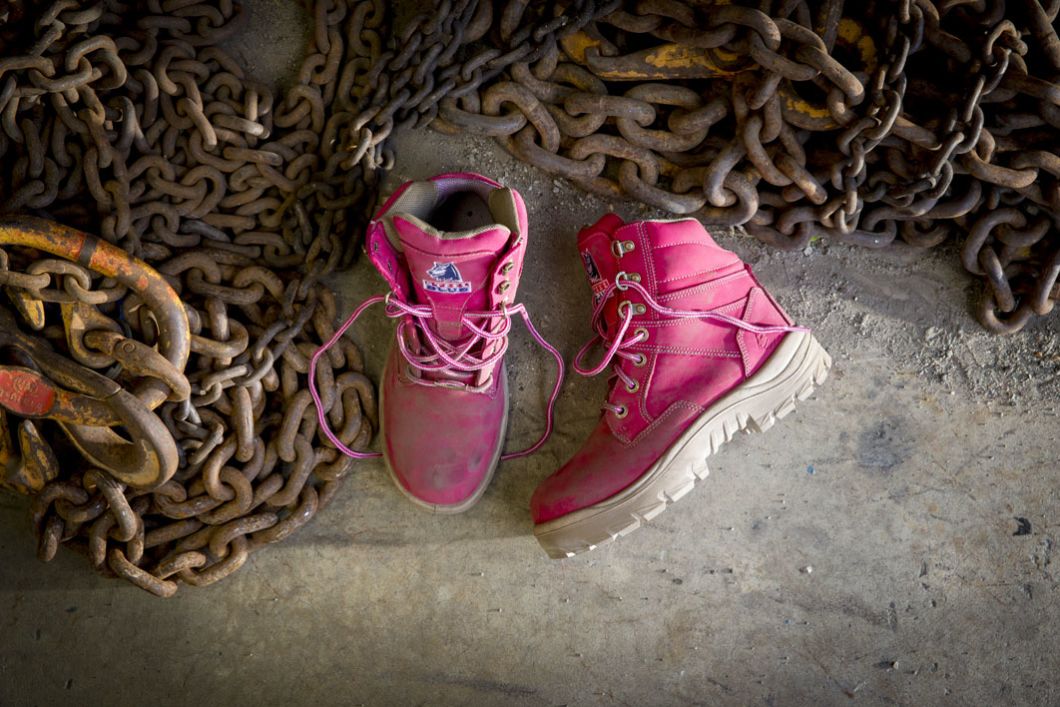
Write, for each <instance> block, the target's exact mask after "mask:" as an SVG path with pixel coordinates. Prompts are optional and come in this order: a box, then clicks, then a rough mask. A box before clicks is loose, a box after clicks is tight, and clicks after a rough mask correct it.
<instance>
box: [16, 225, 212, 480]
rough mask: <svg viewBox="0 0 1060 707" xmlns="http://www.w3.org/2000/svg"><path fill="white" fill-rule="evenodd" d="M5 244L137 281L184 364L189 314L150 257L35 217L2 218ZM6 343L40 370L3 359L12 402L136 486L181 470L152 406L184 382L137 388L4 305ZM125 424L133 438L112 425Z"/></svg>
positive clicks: (168, 350) (173, 357)
mask: <svg viewBox="0 0 1060 707" xmlns="http://www.w3.org/2000/svg"><path fill="white" fill-rule="evenodd" d="M0 244H12V245H21V246H27V247H30V248H35V249H38V250H42V251H45V252H48V253H52V254H54V255H58V256H61V257H64V258H67V259H69V260H72V261H74V262H77V263H79V264H81V265H83V266H85V267H88V268H90V269H92V270H94V271H95V272H98V273H100V274H102V275H104V276H106V277H111V278H114V279H116V280H118V281H119V282H121V283H122V284H124V285H126V286H127V287H129V288H130V289H131V290H133V291H134V292H136V293H137V294H138V295H139V296H140V297H141V298H142V299H143V301H144V302H145V303H146V304H147V305H148V307H150V308H151V310H152V312H153V313H154V315H155V318H156V320H157V325H158V331H159V349H160V354H161V355H162V356H163V357H164V358H165V359H166V360H167V361H169V362H170V363H172V364H173V365H174V367H175V368H176V369H177V370H178V371H183V369H184V366H185V365H186V363H187V360H188V355H189V353H190V344H191V337H190V328H189V325H188V319H187V313H186V312H185V310H184V307H183V305H182V304H181V302H180V299H179V298H178V297H177V294H176V293H175V292H174V291H173V289H172V288H171V287H170V286H169V284H168V283H166V281H165V280H164V279H163V278H162V276H161V275H159V274H158V273H157V272H156V271H155V270H154V269H152V268H151V267H149V266H148V265H147V264H146V263H144V262H143V261H141V260H138V259H136V258H133V257H132V256H130V255H128V254H127V253H125V252H124V251H122V250H120V249H118V248H116V247H114V246H112V245H110V244H109V243H106V242H104V241H100V240H99V239H97V238H94V237H93V236H89V235H88V234H86V233H82V232H81V231H77V230H75V229H72V228H68V227H66V226H62V225H60V224H56V223H52V222H50V221H46V220H43V219H37V218H31V217H17V218H13V219H6V220H0ZM0 345H6V346H9V347H13V348H16V349H20V350H21V351H22V352H24V353H25V354H26V355H27V356H28V358H29V360H30V361H31V362H32V363H33V365H34V366H36V367H37V368H38V369H39V370H33V369H30V368H26V367H23V366H0V405H2V406H3V407H4V408H6V409H8V410H10V411H11V412H13V413H15V414H17V415H21V416H23V417H27V418H48V419H52V420H55V421H56V422H57V423H58V424H59V425H60V427H62V429H63V430H64V432H66V434H67V436H68V437H69V438H70V440H71V441H72V442H73V443H74V445H75V446H77V448H78V449H79V450H80V451H81V452H82V453H83V454H84V455H85V456H86V457H87V458H88V459H90V460H91V461H92V462H93V463H94V464H96V465H97V466H99V467H102V468H104V469H106V470H107V471H108V472H110V473H111V474H113V475H114V477H115V478H117V479H119V480H120V481H122V482H123V483H126V484H129V485H130V486H133V487H136V488H151V487H154V486H157V485H159V484H162V483H164V482H165V481H167V480H168V479H169V478H170V477H171V476H172V475H173V474H174V473H175V472H176V469H177V465H178V463H179V455H178V452H177V447H176V443H175V441H174V440H173V437H172V434H170V432H169V431H168V430H167V428H166V427H165V425H164V423H163V422H162V421H161V420H160V419H159V418H158V416H157V415H155V414H154V413H152V412H151V410H152V409H153V408H154V407H157V406H158V405H159V404H161V403H162V401H164V400H165V399H166V398H168V397H170V396H171V395H173V394H174V392H175V391H176V387H174V386H173V385H167V384H166V383H165V382H163V381H162V380H159V379H148V380H147V381H145V383H144V384H142V385H141V386H139V387H138V389H137V391H136V393H137V394H135V395H134V394H132V393H130V392H128V391H126V390H125V389H124V388H122V387H121V386H120V385H119V384H117V383H116V382H114V381H113V380H111V379H109V378H107V377H105V376H103V375H100V374H99V373H96V372H95V371H92V370H91V369H88V368H85V367H83V366H81V365H79V364H77V363H75V362H73V361H71V360H69V359H67V358H66V357H65V356H62V355H60V354H58V353H56V352H54V351H52V350H50V349H49V348H48V347H47V346H45V345H43V344H42V343H41V342H40V341H39V340H37V339H35V338H34V337H30V336H28V335H26V334H24V333H22V332H21V331H20V330H19V329H18V327H17V325H16V323H15V321H14V318H13V317H12V315H11V313H10V312H8V311H7V310H4V309H2V308H0ZM170 377H171V378H172V376H170ZM68 389H69V390H68ZM179 392H186V388H185V390H183V391H179ZM118 426H120V427H122V428H123V431H124V433H125V434H126V435H127V437H128V438H126V437H123V436H122V435H120V434H118V433H117V432H115V431H114V430H112V429H110V428H111V427H118Z"/></svg>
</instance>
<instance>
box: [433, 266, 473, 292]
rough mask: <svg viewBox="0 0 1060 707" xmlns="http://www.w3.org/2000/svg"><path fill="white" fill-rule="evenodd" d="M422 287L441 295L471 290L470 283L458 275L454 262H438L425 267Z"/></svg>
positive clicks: (458, 271)
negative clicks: (425, 276) (425, 271)
mask: <svg viewBox="0 0 1060 707" xmlns="http://www.w3.org/2000/svg"><path fill="white" fill-rule="evenodd" d="M427 277H428V278H430V279H425V280H423V289H425V290H427V291H428V292H437V293H439V294H443V295H458V294H467V293H468V292H471V283H470V282H468V281H467V280H465V279H464V278H463V277H461V275H460V270H459V269H458V268H457V267H456V263H438V262H436V263H435V264H434V265H432V266H431V267H429V268H427Z"/></svg>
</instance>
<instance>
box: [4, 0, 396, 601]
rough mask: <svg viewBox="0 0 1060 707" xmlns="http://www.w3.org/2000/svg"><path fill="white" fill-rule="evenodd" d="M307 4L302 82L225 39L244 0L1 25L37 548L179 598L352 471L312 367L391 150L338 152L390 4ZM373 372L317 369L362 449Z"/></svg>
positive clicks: (323, 497)
mask: <svg viewBox="0 0 1060 707" xmlns="http://www.w3.org/2000/svg"><path fill="white" fill-rule="evenodd" d="M307 11H308V12H309V13H311V16H312V18H313V21H314V26H313V30H314V31H313V35H312V41H311V45H310V47H309V50H308V53H307V55H306V57H305V59H304V61H303V63H302V65H301V70H300V71H299V73H298V78H297V81H296V82H295V84H294V85H293V86H292V87H291V88H290V89H288V90H287V91H286V92H284V94H283V95H282V96H273V95H272V92H271V91H270V90H269V89H268V88H267V87H265V86H263V85H260V84H258V83H256V82H255V81H254V80H252V78H251V77H248V76H247V75H245V73H244V71H243V70H242V69H241V68H240V66H239V65H238V64H237V63H236V62H235V61H234V60H233V59H232V57H231V56H229V55H228V54H226V53H225V52H224V51H222V50H221V49H220V48H219V47H218V45H219V43H221V42H222V41H223V40H224V39H225V38H227V37H228V36H229V35H230V34H231V33H232V32H233V31H235V30H236V29H237V27H238V23H239V20H240V17H241V14H240V11H239V8H237V7H236V6H234V4H233V3H232V2H230V1H228V0H220V1H217V2H188V1H187V0H148V1H147V2H142V3H141V2H117V1H115V0H96V1H91V0H57V1H55V2H51V3H40V4H33V3H19V4H15V5H12V6H9V7H8V9H7V10H6V16H3V17H2V19H3V20H4V22H3V24H2V26H0V47H2V51H0V56H3V58H2V59H0V212H3V213H5V214H9V216H7V217H4V218H3V220H2V221H0V245H2V248H3V249H2V250H0V286H2V287H3V290H4V293H5V294H6V302H5V306H4V307H0V339H2V346H0V357H2V358H0V403H2V406H3V409H2V410H0V415H3V420H0V422H2V428H3V435H2V436H0V454H2V455H3V456H4V461H5V463H6V468H7V472H6V477H5V478H4V479H3V480H2V482H3V484H4V485H6V486H8V487H10V488H14V489H16V490H19V491H22V492H24V493H29V494H33V496H34V498H33V521H34V523H35V526H36V528H37V531H38V533H39V538H40V540H39V555H40V557H41V558H42V559H45V560H47V559H50V558H51V557H52V556H53V555H54V554H55V552H56V550H57V547H58V546H59V545H60V544H63V543H67V544H69V545H71V546H74V547H79V548H81V549H83V550H85V551H86V552H87V554H88V556H89V558H90V561H91V563H92V565H93V566H95V567H96V568H97V569H99V570H100V571H102V572H104V573H113V574H116V575H118V576H120V577H123V578H125V579H127V580H129V581H131V582H133V583H134V584H136V585H137V586H140V587H142V588H144V589H146V590H148V591H150V592H153V593H155V594H158V595H162V596H168V595H172V594H173V593H174V592H175V591H176V590H177V588H178V584H177V581H178V580H179V581H180V582H183V583H186V584H190V585H205V584H209V583H212V582H216V581H217V580H219V579H222V578H224V577H226V576H228V575H229V574H231V573H232V572H233V571H235V570H237V569H238V568H239V567H240V566H242V565H243V564H244V563H245V562H246V560H247V557H248V555H249V553H251V552H252V551H253V550H255V549H256V548H259V547H261V546H263V545H265V544H268V543H273V542H276V541H278V540H281V539H283V538H285V537H287V536H288V535H290V534H291V533H292V532H293V531H295V530H296V529H298V528H299V527H301V526H302V525H304V524H305V523H306V522H307V521H309V520H310V519H311V518H312V517H313V515H314V514H315V513H316V512H317V510H318V509H319V508H320V507H321V506H323V505H325V504H326V503H328V501H329V500H330V499H331V498H332V497H333V496H334V494H335V492H336V491H337V490H338V488H339V485H340V484H341V483H342V480H343V477H344V476H345V475H346V474H347V473H348V472H349V470H350V465H349V459H348V458H347V457H345V456H343V455H341V454H339V453H338V452H337V451H336V450H335V449H334V448H333V447H331V446H330V445H329V444H325V443H324V441H323V436H322V435H319V436H318V430H317V418H316V411H315V408H314V407H313V404H312V400H311V399H310V397H309V393H308V392H307V391H306V390H305V388H306V385H305V382H306V381H305V376H306V372H307V370H308V357H309V356H310V355H311V354H312V353H313V351H314V350H315V349H316V348H317V347H318V346H319V345H320V343H321V342H323V341H325V340H327V339H328V338H330V337H331V335H332V334H333V333H334V321H335V319H336V312H335V303H334V299H333V297H332V295H331V294H330V292H329V290H328V289H327V288H325V287H324V286H322V285H321V284H320V279H321V278H322V277H323V276H325V275H327V274H328V273H330V272H332V271H333V270H335V269H336V268H337V267H340V266H342V265H344V258H348V257H349V256H350V254H351V253H352V248H351V247H350V243H349V240H350V238H351V234H355V233H357V232H358V231H359V230H361V228H362V226H363V223H364V221H365V214H366V211H365V210H366V208H367V207H369V206H370V205H371V203H372V202H373V201H374V199H375V196H376V194H375V183H376V170H374V169H373V168H372V165H371V164H369V163H370V162H371V160H373V159H376V158H377V157H378V156H379V155H380V153H381V150H378V149H377V150H373V151H372V152H371V154H367V151H365V154H362V155H354V154H351V153H350V152H348V151H346V149H345V147H344V146H345V144H346V142H347V141H346V139H345V135H346V134H347V132H348V130H349V127H348V126H349V125H350V124H351V123H352V122H353V121H354V119H355V118H356V115H355V113H354V111H355V110H356V105H357V101H358V100H359V97H360V95H361V94H362V93H363V92H364V91H365V90H366V86H367V83H366V82H365V78H366V76H367V72H368V69H369V68H370V67H371V65H372V62H373V58H374V57H376V56H377V55H378V54H379V52H380V49H381V45H382V37H381V35H380V28H381V27H382V23H383V20H384V12H383V5H382V3H381V2H378V1H376V0H369V1H361V0H338V1H328V0H321V1H319V2H312V3H308V7H307ZM351 157H352V158H353V159H351ZM28 214H33V215H32V216H30V215H28ZM40 216H45V217H47V218H48V219H53V220H54V221H58V222H61V223H63V224H69V225H70V226H74V227H77V228H82V229H84V230H85V231H88V232H91V233H95V234H99V236H100V237H99V238H97V237H95V236H90V235H86V233H83V232H81V231H78V230H75V229H74V228H71V227H67V226H59V225H58V224H56V223H54V222H52V221H50V220H48V221H46V220H44V219H42V218H39V217H40ZM321 363H325V360H322V361H321ZM362 369H363V362H362V358H361V354H360V351H358V349H357V348H356V347H355V346H354V345H353V344H352V343H351V342H349V341H344V342H343V343H342V345H341V346H340V347H339V348H338V350H337V351H336V353H335V355H333V356H330V357H329V358H328V359H326V365H324V366H322V367H319V368H318V373H317V375H318V376H320V377H321V380H322V383H323V385H322V388H323V390H324V391H325V399H324V405H325V407H326V408H327V410H328V416H329V418H330V422H331V424H332V426H333V427H335V428H336V429H338V430H339V436H340V438H341V439H342V440H343V441H344V442H345V443H346V444H348V445H352V446H354V447H358V446H365V445H367V444H368V443H369V442H370V440H371V437H372V434H373V430H374V426H375V424H376V405H375V397H374V392H373V387H372V384H371V382H370V381H369V380H368V379H367V378H366V377H365V376H364V375H363V374H362V373H361V372H360V371H361V370H362ZM60 460H61V461H60Z"/></svg>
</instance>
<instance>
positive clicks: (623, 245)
mask: <svg viewBox="0 0 1060 707" xmlns="http://www.w3.org/2000/svg"><path fill="white" fill-rule="evenodd" d="M636 247H637V244H636V243H634V242H633V241H611V253H612V254H613V255H614V256H615V257H616V258H621V257H622V256H623V255H625V254H626V253H632V252H633V249H634V248H636Z"/></svg>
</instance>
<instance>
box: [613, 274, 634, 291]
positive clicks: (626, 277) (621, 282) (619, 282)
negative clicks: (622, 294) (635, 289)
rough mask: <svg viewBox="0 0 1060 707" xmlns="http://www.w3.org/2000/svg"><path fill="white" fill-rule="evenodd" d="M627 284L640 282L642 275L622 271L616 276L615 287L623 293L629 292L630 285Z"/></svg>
mask: <svg viewBox="0 0 1060 707" xmlns="http://www.w3.org/2000/svg"><path fill="white" fill-rule="evenodd" d="M627 282H640V274H639V273H635V272H626V271H625V270H622V271H620V272H619V273H618V274H617V275H615V287H617V288H618V289H620V290H623V291H625V290H628V289H629V285H627V284H626V283H627Z"/></svg>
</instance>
